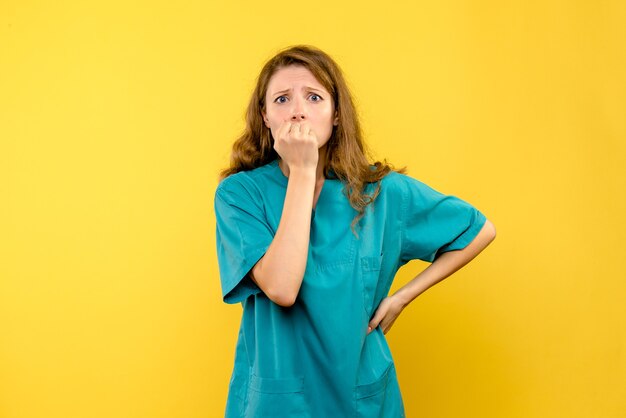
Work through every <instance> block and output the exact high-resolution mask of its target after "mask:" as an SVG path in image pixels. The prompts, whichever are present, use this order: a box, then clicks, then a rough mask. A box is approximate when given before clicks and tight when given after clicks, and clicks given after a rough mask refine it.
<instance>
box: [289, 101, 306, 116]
mask: <svg viewBox="0 0 626 418" xmlns="http://www.w3.org/2000/svg"><path fill="white" fill-rule="evenodd" d="M293 103H294V105H293V110H292V111H293V114H292V115H291V120H292V121H303V120H304V119H305V115H304V103H302V100H299V98H294V101H293Z"/></svg>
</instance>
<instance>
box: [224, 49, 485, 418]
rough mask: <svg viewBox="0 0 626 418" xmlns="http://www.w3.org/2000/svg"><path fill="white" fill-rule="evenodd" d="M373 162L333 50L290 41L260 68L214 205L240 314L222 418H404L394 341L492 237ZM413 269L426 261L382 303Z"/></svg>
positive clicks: (462, 205)
mask: <svg viewBox="0 0 626 418" xmlns="http://www.w3.org/2000/svg"><path fill="white" fill-rule="evenodd" d="M367 155H368V150H367V148H366V145H365V143H364V141H363V139H362V134H361V129H360V125H359V121H358V117H357V113H356V110H355V107H354V104H353V100H352V96H351V94H350V91H349V89H348V87H347V84H346V82H345V80H344V77H343V75H342V72H341V70H340V68H339V67H338V65H337V64H336V62H335V61H334V60H333V59H332V58H331V57H330V56H329V55H328V54H326V53H325V52H323V51H321V50H319V49H317V48H315V47H312V46H307V45H297V46H293V47H290V48H287V49H284V50H282V51H280V52H279V53H278V54H276V55H275V56H274V57H273V58H271V59H270V60H269V61H268V62H267V63H266V64H265V66H264V67H263V69H262V70H261V73H260V75H259V77H258V80H257V85H256V88H255V90H254V92H253V94H252V98H251V100H250V102H249V105H248V109H247V115H246V129H245V132H244V133H243V134H242V135H241V137H240V138H238V139H237V140H236V141H235V143H234V145H233V149H232V155H231V163H230V166H229V167H228V168H226V169H225V170H223V171H222V172H221V173H220V182H219V184H218V187H217V189H216V191H215V199H214V205H215V216H216V247H217V256H218V264H219V272H220V282H221V286H222V296H223V301H224V302H226V303H231V304H232V303H240V304H241V305H242V307H243V313H242V320H241V325H240V328H239V336H238V341H237V346H236V350H235V360H234V367H233V372H232V375H231V379H230V383H229V391H228V399H227V402H226V411H225V416H226V417H227V418H234V417H246V418H252V417H273V418H275V417H311V418H313V417H315V418H323V417H328V418H340V417H385V418H396V417H404V416H405V412H404V406H403V401H402V396H401V392H400V387H399V384H398V379H397V375H396V370H395V365H394V362H393V358H392V355H391V351H390V349H389V346H388V344H387V341H386V338H385V334H386V333H387V332H388V331H389V329H390V328H391V326H392V325H393V323H394V321H395V320H396V319H397V318H398V316H399V315H400V313H401V312H402V311H403V309H404V308H405V307H406V306H408V304H409V303H410V302H411V301H412V300H414V299H415V298H416V297H417V296H419V295H420V294H421V293H423V292H424V291H426V290H427V289H428V288H430V287H431V286H433V285H434V284H436V283H438V282H440V281H441V280H443V279H445V278H446V277H448V276H450V275H451V274H452V273H454V272H455V271H457V270H458V269H460V268H461V267H463V266H464V265H465V264H467V263H468V262H469V261H470V260H472V259H473V258H474V257H476V255H477V254H478V253H480V252H481V251H482V250H483V249H484V248H485V247H486V246H487V245H488V244H489V243H490V242H491V241H492V240H493V239H494V238H495V228H494V226H493V224H492V223H491V222H490V221H489V220H487V219H486V217H485V215H484V214H483V213H482V212H480V211H479V210H478V209H476V208H475V207H474V206H472V205H471V204H469V203H468V202H465V201H463V200H461V199H459V198H457V197H455V196H452V195H447V194H443V193H441V192H439V191H437V190H435V189H434V188H432V187H430V186H428V185H426V184H424V183H422V182H420V181H419V180H417V179H415V178H413V177H411V176H408V175H406V174H405V173H404V172H405V169H404V168H403V169H400V170H395V169H393V167H392V166H391V165H389V164H387V163H386V162H385V163H381V162H378V161H377V162H375V163H370V162H369V161H370V159H369V158H368V156H367ZM413 259H420V260H424V261H428V262H431V263H432V264H430V265H429V266H428V268H426V269H425V270H424V271H422V272H421V273H420V274H418V275H417V277H415V278H414V279H413V280H411V281H410V282H409V283H407V284H406V285H405V286H403V287H402V288H401V289H399V290H398V291H397V292H395V293H394V294H392V295H389V294H388V293H389V289H390V287H391V284H392V282H393V278H394V276H395V273H396V272H397V270H398V269H399V268H400V267H401V266H402V265H404V264H406V263H407V262H408V261H410V260H413Z"/></svg>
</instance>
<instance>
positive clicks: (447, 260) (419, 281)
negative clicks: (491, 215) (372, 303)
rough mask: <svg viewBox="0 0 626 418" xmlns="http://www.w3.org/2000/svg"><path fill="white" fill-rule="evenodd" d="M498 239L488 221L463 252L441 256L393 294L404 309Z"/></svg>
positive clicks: (450, 252)
mask: <svg viewBox="0 0 626 418" xmlns="http://www.w3.org/2000/svg"><path fill="white" fill-rule="evenodd" d="M495 237H496V228H495V226H494V225H493V223H491V221H489V220H488V219H487V221H486V222H485V225H484V226H483V228H482V229H481V230H480V232H479V233H478V235H476V237H475V238H474V240H473V241H472V242H470V243H469V244H468V245H467V246H466V247H465V248H463V249H462V250H454V251H448V252H445V253H443V254H441V255H440V256H439V257H438V258H437V259H436V260H435V261H433V263H432V264H431V265H430V266H428V267H427V268H426V269H424V270H423V271H422V272H421V273H419V274H418V275H417V276H416V277H415V278H414V279H413V280H411V281H410V282H409V283H407V284H406V285H404V286H403V287H401V288H400V289H398V291H397V292H395V293H394V294H393V297H394V298H397V299H398V300H399V301H400V302H401V304H402V307H405V306H406V305H408V304H409V303H410V302H411V301H412V300H413V299H415V298H416V297H418V296H419V295H420V294H422V293H424V292H425V291H426V290H427V289H428V288H430V287H431V286H433V285H435V284H437V283H439V282H440V281H442V280H443V279H445V278H446V277H448V276H450V275H451V274H452V273H454V272H456V271H457V270H459V269H460V268H461V267H463V266H464V265H466V264H467V263H469V262H470V261H471V260H472V259H473V258H474V257H476V256H477V255H478V254H479V253H480V252H481V251H482V250H484V249H485V247H487V245H489V244H490V243H491V241H493V240H494V239H495Z"/></svg>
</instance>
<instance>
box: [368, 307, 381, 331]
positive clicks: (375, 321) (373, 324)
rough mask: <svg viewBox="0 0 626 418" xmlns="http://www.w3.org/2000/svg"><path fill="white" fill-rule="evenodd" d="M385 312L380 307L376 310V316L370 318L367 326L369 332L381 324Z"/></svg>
mask: <svg viewBox="0 0 626 418" xmlns="http://www.w3.org/2000/svg"><path fill="white" fill-rule="evenodd" d="M383 316H384V315H383V313H382V311H381V310H380V309H378V310H377V311H376V314H375V315H374V317H373V318H372V319H371V320H370V322H369V324H368V327H367V333H368V334H369V333H370V332H372V330H373V329H375V328H376V327H377V326H378V324H380V321H382V319H383Z"/></svg>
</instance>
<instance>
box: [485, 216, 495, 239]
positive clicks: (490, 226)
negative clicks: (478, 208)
mask: <svg viewBox="0 0 626 418" xmlns="http://www.w3.org/2000/svg"><path fill="white" fill-rule="evenodd" d="M485 225H486V227H487V230H488V231H489V242H491V241H493V240H494V239H496V226H495V225H494V224H493V222H491V221H490V220H489V219H487V221H486V222H485Z"/></svg>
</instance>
